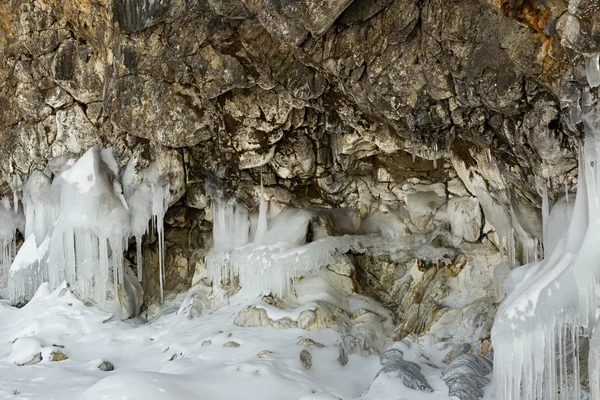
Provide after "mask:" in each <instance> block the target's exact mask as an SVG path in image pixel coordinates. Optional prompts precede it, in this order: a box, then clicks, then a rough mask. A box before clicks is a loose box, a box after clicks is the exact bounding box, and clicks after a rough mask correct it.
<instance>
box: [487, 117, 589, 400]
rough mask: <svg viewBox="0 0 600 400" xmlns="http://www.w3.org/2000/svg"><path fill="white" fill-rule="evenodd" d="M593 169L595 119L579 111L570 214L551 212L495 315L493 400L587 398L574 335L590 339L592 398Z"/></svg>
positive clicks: (558, 210) (566, 209)
mask: <svg viewBox="0 0 600 400" xmlns="http://www.w3.org/2000/svg"><path fill="white" fill-rule="evenodd" d="M599 162H600V118H598V113H597V110H587V112H586V118H585V145H584V150H583V152H582V154H581V155H580V161H579V175H578V176H579V180H578V188H577V196H576V199H575V202H574V204H573V209H572V212H571V211H570V210H569V207H567V206H566V205H564V204H561V203H558V204H557V205H556V206H555V207H554V208H553V209H552V210H551V212H550V214H549V216H548V217H547V218H546V219H547V221H546V223H545V224H544V230H545V232H544V241H545V247H546V254H545V258H544V259H543V260H542V261H540V262H537V263H532V264H528V265H525V266H524V267H521V268H517V269H515V270H514V271H513V272H512V273H511V277H510V278H509V282H511V283H510V285H509V287H508V289H509V291H510V292H509V293H508V296H507V298H506V300H505V301H504V302H503V303H502V304H501V306H500V308H499V309H498V312H497V314H496V319H495V323H494V327H493V329H492V341H493V344H494V354H495V357H494V375H495V381H496V399H497V400H509V399H544V400H554V399H584V398H587V393H586V388H585V387H583V385H581V382H582V381H585V379H584V377H583V376H582V374H581V371H582V370H583V368H582V365H580V359H581V358H582V357H581V356H582V354H581V346H580V340H581V337H582V336H583V337H585V336H587V337H590V338H591V341H590V343H591V347H590V356H589V377H590V386H591V388H590V390H591V398H594V399H597V398H600V387H599V382H598V378H597V377H598V376H599V375H600V368H599V366H600V365H599V364H600V363H599V359H598V352H599V349H598V344H599V343H598V341H599V340H600V339H599V338H598V335H599V333H598V332H597V329H596V327H597V326H598V318H599V316H600V313H599V312H598V311H600V297H599V294H600V292H599V285H600V261H599V260H600V246H598V240H599V238H600V193H599V192H598V187H599V185H600V173H599V171H598V168H599V166H600V165H599ZM569 214H571V216H570V218H569V217H568V216H569ZM566 226H568V228H566V229H565V227H566Z"/></svg>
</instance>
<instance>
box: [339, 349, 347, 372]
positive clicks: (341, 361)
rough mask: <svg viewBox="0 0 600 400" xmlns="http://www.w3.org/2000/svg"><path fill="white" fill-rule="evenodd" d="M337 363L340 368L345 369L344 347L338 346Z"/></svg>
mask: <svg viewBox="0 0 600 400" xmlns="http://www.w3.org/2000/svg"><path fill="white" fill-rule="evenodd" d="M338 362H339V363H340V365H341V366H342V367H345V366H346V364H348V355H347V354H346V349H344V346H340V356H339V357H338Z"/></svg>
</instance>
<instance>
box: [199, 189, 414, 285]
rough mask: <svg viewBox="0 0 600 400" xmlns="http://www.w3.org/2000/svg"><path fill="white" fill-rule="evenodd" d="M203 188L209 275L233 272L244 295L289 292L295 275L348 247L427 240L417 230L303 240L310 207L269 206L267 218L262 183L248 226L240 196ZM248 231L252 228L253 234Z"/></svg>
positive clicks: (222, 277)
mask: <svg viewBox="0 0 600 400" xmlns="http://www.w3.org/2000/svg"><path fill="white" fill-rule="evenodd" d="M207 192H208V193H209V194H210V196H211V198H212V209H213V224H214V225H213V243H214V244H213V249H212V250H211V251H210V252H209V254H208V255H207V257H206V263H207V270H208V272H207V274H208V279H209V281H211V282H212V284H213V286H214V287H215V288H219V287H220V286H221V283H222V282H226V281H228V280H229V279H231V278H232V277H234V276H236V277H238V278H239V284H240V286H241V292H242V294H244V295H247V296H253V295H258V294H260V293H272V294H274V295H277V296H279V297H283V296H285V295H287V294H290V293H291V289H292V285H293V282H294V280H295V279H297V278H300V277H303V276H307V275H310V274H313V273H316V272H318V271H319V270H320V269H321V268H322V267H325V266H327V265H329V264H332V263H334V262H335V260H336V258H335V257H336V255H337V254H343V253H347V252H348V251H350V250H353V251H356V252H363V251H365V250H366V249H370V250H372V251H373V252H375V253H377V252H378V251H379V252H386V253H391V252H393V251H394V250H395V249H396V250H402V249H408V248H414V247H416V246H418V245H423V244H424V243H425V241H426V238H425V237H421V236H419V235H413V236H412V237H400V235H394V236H393V237H392V236H390V237H387V238H385V237H381V236H359V235H356V236H352V235H344V236H327V235H325V236H323V237H319V238H318V239H315V238H314V237H313V238H312V239H313V241H307V239H308V238H307V236H308V235H307V232H308V230H309V225H310V224H311V221H312V220H313V219H314V218H315V217H316V211H315V210H310V209H294V208H288V209H285V210H283V211H281V212H271V218H268V216H269V207H268V205H267V203H266V201H265V199H264V189H263V188H261V191H260V201H259V213H258V218H257V219H256V226H255V227H253V226H251V224H250V222H249V221H250V218H249V215H248V209H247V207H246V205H245V204H244V203H243V202H241V201H239V200H237V199H235V198H232V197H229V196H226V195H225V193H224V191H223V190H222V189H220V188H218V187H213V186H211V185H209V186H207ZM275 214H276V215H275ZM382 225H383V224H382ZM253 228H254V229H253ZM392 228H393V226H392ZM251 232H254V235H253V239H252V240H251V239H250V238H251Z"/></svg>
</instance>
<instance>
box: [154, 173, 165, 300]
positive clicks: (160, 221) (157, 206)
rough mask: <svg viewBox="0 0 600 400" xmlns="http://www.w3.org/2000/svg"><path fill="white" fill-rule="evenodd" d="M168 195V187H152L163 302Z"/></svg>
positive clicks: (161, 298)
mask: <svg viewBox="0 0 600 400" xmlns="http://www.w3.org/2000/svg"><path fill="white" fill-rule="evenodd" d="M168 194H169V185H166V186H155V185H152V218H153V220H154V223H155V226H156V232H157V235H158V263H159V280H160V301H161V302H162V301H164V287H163V286H164V277H165V254H164V252H165V250H164V248H165V233H164V217H165V213H166V211H167V197H168Z"/></svg>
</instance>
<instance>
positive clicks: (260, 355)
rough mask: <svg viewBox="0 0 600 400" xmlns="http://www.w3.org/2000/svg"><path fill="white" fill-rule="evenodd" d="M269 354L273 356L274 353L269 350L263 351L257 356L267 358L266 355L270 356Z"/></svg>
mask: <svg viewBox="0 0 600 400" xmlns="http://www.w3.org/2000/svg"><path fill="white" fill-rule="evenodd" d="M268 354H273V352H272V351H269V350H263V351H261V352H260V353H258V354H257V356H258V357H262V356H266V355H268Z"/></svg>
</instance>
